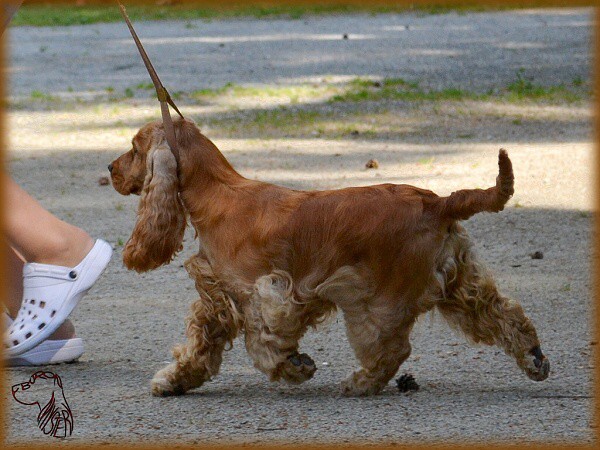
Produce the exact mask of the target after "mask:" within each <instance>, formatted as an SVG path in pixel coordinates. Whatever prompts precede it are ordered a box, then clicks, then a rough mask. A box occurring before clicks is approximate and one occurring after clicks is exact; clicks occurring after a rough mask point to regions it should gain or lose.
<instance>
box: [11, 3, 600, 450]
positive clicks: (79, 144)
mask: <svg viewBox="0 0 600 450" xmlns="http://www.w3.org/2000/svg"><path fill="white" fill-rule="evenodd" d="M591 23H592V14H591V11H590V10H541V11H534V12H531V11H529V12H527V11H517V12H499V13H480V14H466V15H457V14H445V15H436V16H423V17H419V16H417V15H414V14H402V15H381V16H375V17H371V16H362V15H358V16H340V17H318V18H309V19H306V20H265V21H257V20H231V21H229V20H228V21H213V22H210V23H205V22H202V21H198V22H193V23H192V26H195V27H197V28H189V27H186V24H185V23H184V22H160V23H139V24H137V28H138V32H139V34H140V35H141V36H142V37H143V38H144V39H145V41H146V42H147V46H148V51H149V52H150V53H151V55H152V57H153V59H154V61H155V65H156V66H157V68H158V70H159V73H160V75H161V77H162V78H163V81H164V82H165V84H166V85H167V86H176V89H181V90H193V89H198V88H202V87H219V86H222V85H223V84H225V83H226V82H229V81H232V82H236V83H265V84H274V83H294V82H296V81H297V80H298V79H302V78H306V77H308V78H310V77H322V76H325V75H329V76H348V77H351V78H353V77H355V76H359V75H360V76H379V77H403V78H406V79H408V80H419V81H420V82H421V83H422V84H423V85H424V86H427V85H429V86H432V87H450V86H461V87H465V88H472V89H476V90H480V91H483V90H487V89H489V88H500V87H503V86H506V84H507V83H509V82H510V81H512V80H513V79H514V76H515V71H516V70H518V69H519V68H520V67H524V68H525V71H526V73H527V74H528V75H531V76H534V77H535V80H536V81H537V82H540V83H544V84H549V85H555V84H559V83H565V84H569V83H571V82H572V81H573V80H574V79H577V78H581V79H582V80H583V81H584V82H586V83H588V82H589V81H590V61H591V56H590V55H591V49H590V37H591V31H592V30H591ZM407 26H408V28H407ZM343 33H348V34H349V39H348V40H343V39H342V38H341V36H342V34H343ZM220 44H224V45H223V46H221V45H220ZM42 48H43V49H42ZM10 50H11V54H12V58H11V66H10V68H9V71H10V74H11V84H10V92H9V95H11V96H12V97H15V98H21V101H22V103H21V105H20V107H19V109H18V110H16V111H10V113H9V116H10V117H9V123H10V126H11V129H10V137H11V145H12V147H11V149H12V151H11V153H10V170H11V174H12V175H13V176H14V177H15V179H16V180H17V181H18V182H19V183H21V184H22V185H23V186H24V187H25V188H26V189H27V190H29V191H30V192H31V193H32V194H33V195H34V196H35V197H36V198H38V199H39V200H40V201H41V202H42V203H43V204H44V205H45V206H46V207H47V208H49V209H50V210H51V211H52V212H54V213H55V214H57V215H58V216H60V217H63V218H65V219H66V220H69V221H71V222H73V223H75V224H77V225H79V226H82V227H83V228H85V229H86V230H88V231H89V232H90V233H91V234H93V235H94V236H102V237H105V238H106V239H108V240H109V241H111V242H112V243H113V244H115V247H116V252H115V256H114V260H113V262H112V263H111V264H110V266H109V268H108V270H107V272H106V274H105V276H104V277H103V278H102V280H100V282H99V283H98V284H97V286H96V287H95V288H94V290H93V291H92V292H91V293H90V294H89V295H88V296H87V297H86V299H85V300H84V301H82V303H81V304H80V305H79V307H78V309H77V310H76V311H75V313H74V314H73V320H74V322H75V323H76V325H77V330H78V333H79V335H80V336H81V337H83V338H84V340H85V342H86V345H87V352H86V354H85V355H84V357H83V358H82V360H81V362H80V363H78V364H73V365H62V366H58V367H53V368H48V369H51V370H54V371H55V372H57V373H58V374H60V375H61V377H62V379H63V382H64V385H65V393H66V395H67V398H68V401H69V404H70V405H71V408H72V410H73V414H74V418H75V426H74V433H73V436H72V438H71V440H74V441H77V442H90V441H99V442H106V443H109V442H114V441H115V440H119V441H123V440H125V441H132V442H140V441H143V442H151V443H158V442H160V441H165V442H167V443H169V444H172V443H174V442H180V441H181V442H195V443H207V442H220V443H223V442H229V441H235V442H240V441H241V442H244V443H274V442H278V441H281V442H287V443H296V444H298V443H307V442H314V441H317V442H338V443H341V442H348V443H368V444H375V443H410V442H420V443H423V442H439V441H442V442H473V441H519V442H539V443H548V442H565V441H567V442H587V443H590V442H592V441H593V440H594V432H595V430H594V429H593V428H592V427H591V421H592V369H593V363H592V361H591V354H592V352H593V350H594V345H595V344H594V342H593V338H592V336H591V331H590V326H591V320H592V316H591V310H592V300H591V294H590V292H591V282H590V258H591V249H590V248H591V243H590V241H591V239H590V233H591V231H590V230H591V222H592V213H591V210H592V189H591V179H592V174H591V161H592V149H593V146H592V144H591V143H592V135H591V122H590V120H589V117H590V116H589V115H587V114H584V113H583V112H582V111H584V109H585V108H582V107H581V106H579V107H574V106H569V105H560V106H558V107H556V108H554V109H551V110H550V112H548V111H547V110H545V111H546V112H545V114H547V115H546V116H543V117H554V119H553V120H552V121H550V120H549V119H548V120H547V119H545V118H541V119H539V120H537V119H533V122H531V123H530V122H529V121H528V120H525V119H523V123H524V126H522V127H518V126H514V125H511V124H510V118H512V117H513V116H511V115H510V114H512V113H510V112H507V113H506V114H507V115H508V117H509V119H507V120H506V122H507V123H508V125H506V124H504V125H502V126H500V125H498V127H497V128H495V129H494V130H489V129H486V127H487V126H488V125H486V124H487V123H488V122H486V121H485V120H488V121H489V120H492V119H485V120H483V121H482V120H479V118H478V117H475V116H472V115H464V114H463V115H458V119H456V118H455V119H453V120H455V121H459V122H460V124H461V126H462V127H464V129H466V130H469V129H472V134H473V136H474V137H473V138H472V139H473V140H474V142H466V141H465V139H462V138H457V137H453V136H454V135H453V134H452V133H449V134H448V135H447V136H441V135H443V134H444V132H445V130H446V128H445V127H447V124H444V123H441V124H440V131H439V133H438V134H433V135H431V134H430V135H428V136H429V137H423V139H422V141H420V142H417V143H415V142H410V143H407V142H403V141H402V140H401V139H399V140H398V141H392V140H372V141H368V140H365V141H363V140H361V139H355V140H352V139H340V140H320V139H313V138H307V139H273V140H270V141H266V142H262V141H260V140H257V139H252V140H248V141H245V140H243V139H238V140H226V139H223V140H221V141H218V142H217V145H219V147H220V148H222V149H223V150H224V152H225V154H226V156H227V157H228V158H229V159H230V160H231V161H232V162H233V164H234V166H235V167H236V168H238V170H240V171H241V173H243V174H249V175H250V176H256V177H258V178H261V179H265V180H276V181H277V182H279V183H282V184H286V185H294V186H295V187H299V188H306V189H312V188H324V187H340V186H347V185H351V184H374V183H379V182H382V181H394V182H406V183H410V184H416V185H420V186H424V187H427V188H430V189H433V190H435V191H436V192H439V193H440V194H448V193H449V192H451V191H452V190H455V189H457V188H464V187H470V186H480V187H483V186H484V185H487V184H488V183H489V182H492V181H493V179H494V177H495V170H496V159H495V158H496V154H497V149H498V147H499V146H503V145H509V149H510V152H511V153H510V154H511V157H512V158H513V161H514V164H515V172H516V174H517V194H516V195H515V198H514V199H513V200H511V203H510V204H509V207H508V208H507V210H506V211H504V212H503V213H502V214H499V215H479V216H476V217H475V218H473V219H472V220H470V221H469V222H468V223H467V227H468V230H469V232H470V233H471V235H472V236H473V238H474V240H475V241H476V242H477V248H478V250H479V252H480V253H481V254H482V257H483V259H484V260H485V261H486V262H487V263H488V264H489V266H490V267H491V269H492V270H493V271H494V272H495V273H496V275H497V279H498V283H499V284H500V286H501V287H502V288H503V291H504V292H506V293H507V294H509V295H511V296H514V297H516V298H518V299H519V300H520V301H521V302H522V304H523V306H524V308H525V309H526V311H527V313H528V314H529V316H530V317H531V318H532V320H533V321H534V323H535V324H536V326H537V329H538V333H539V334H540V337H541V340H542V342H543V348H544V350H545V352H546V353H547V354H548V356H549V357H550V359H551V362H552V373H551V376H550V378H549V379H548V380H547V381H545V382H543V383H533V382H531V381H529V380H528V379H526V377H525V376H524V375H523V374H522V373H521V372H520V371H519V370H518V369H517V368H516V366H515V364H514V362H513V361H511V360H509V359H508V358H507V357H506V356H505V355H504V354H502V352H500V351H498V350H496V349H494V348H484V347H472V346H469V345H467V344H466V343H465V342H464V339H463V338H462V337H460V336H458V335H456V334H454V333H453V332H451V331H450V330H449V328H448V327H447V325H446V324H445V323H443V321H442V320H441V319H440V318H439V317H433V318H432V317H429V316H426V317H423V319H422V320H421V321H420V323H419V324H418V325H417V326H416V329H415V331H414V333H413V339H412V344H413V353H412V355H411V357H410V358H409V360H408V361H407V362H406V363H405V364H404V365H403V366H402V367H401V369H400V373H403V372H411V373H413V374H414V375H415V378H416V379H417V381H418V383H419V384H420V386H421V390H420V391H418V392H416V393H412V394H408V395H404V394H400V393H398V392H397V390H396V388H395V386H394V385H393V383H390V385H389V386H388V387H387V388H386V389H385V390H384V392H383V393H382V394H381V395H379V396H376V397H372V398H367V399H351V398H350V399H349V398H342V397H340V396H339V394H338V386H339V382H340V381H341V380H342V379H343V378H345V377H346V376H347V375H348V374H349V373H350V372H351V371H352V370H354V369H355V368H356V362H355V359H354V357H353V355H352V352H351V349H350V348H349V346H348V344H347V341H346V338H345V335H344V329H343V324H342V322H341V318H338V319H336V320H334V321H333V322H332V323H330V324H329V325H328V326H326V327H325V328H324V329H323V330H321V331H319V332H317V333H310V334H309V335H308V336H307V337H306V339H305V340H304V341H303V344H302V347H303V350H304V351H306V352H307V353H309V354H311V355H312V356H313V358H314V359H315V361H316V362H317V365H318V368H319V370H318V372H317V374H316V376H315V378H314V379H313V380H311V381H310V382H308V383H305V384H304V385H301V386H297V387H291V386H286V385H278V384H270V383H268V381H267V380H266V379H265V377H264V376H263V375H262V374H260V373H258V372H257V371H256V370H255V369H253V368H252V364H251V362H250V360H249V358H248V357H247V355H246V354H245V351H244V350H243V345H242V344H241V342H236V345H235V347H234V349H233V350H232V351H231V352H229V353H227V354H226V357H225V361H224V363H223V367H222V371H221V374H220V375H219V376H218V377H216V378H215V380H214V381H213V382H212V383H208V384H207V385H206V386H204V387H203V388H201V389H199V390H197V391H193V392H190V393H189V394H188V395H185V396H183V397H178V398H167V399H157V398H153V397H151V396H150V393H149V384H148V383H149V380H150V379H151V377H152V375H153V373H154V372H155V371H156V370H158V369H159V368H161V367H162V366H163V365H164V364H165V363H166V362H167V361H168V360H169V358H170V348H171V347H172V345H173V344H174V343H176V342H178V341H181V340H182V339H183V318H184V316H185V315H186V313H187V309H188V307H189V304H190V303H191V302H192V301H193V300H194V299H195V296H196V294H195V291H194V287H193V282H192V281H191V280H189V279H188V277H187V274H186V273H185V271H184V270H183V269H182V268H181V264H182V263H183V261H184V260H185V259H186V257H188V256H190V255H192V254H193V253H194V251H195V249H196V248H195V247H196V244H193V243H192V240H193V236H192V233H191V232H188V234H187V239H186V243H185V250H184V252H183V254H182V255H180V256H179V257H178V258H177V259H176V260H175V261H174V262H173V263H172V264H171V265H170V266H167V267H165V268H162V269H159V270H157V271H155V272H152V273H148V274H144V275H139V274H135V273H131V272H127V271H126V270H125V269H124V268H123V267H122V264H121V251H122V247H121V246H119V245H118V241H119V240H120V239H126V238H127V237H128V236H129V233H130V232H131V229H132V226H133V222H134V219H135V207H136V204H137V198H129V197H127V198H125V197H121V196H119V195H118V194H117V193H116V192H114V191H113V190H112V188H110V186H108V187H107V186H99V185H98V183H97V180H98V177H99V176H100V175H105V174H106V173H105V167H106V165H107V164H108V162H110V161H111V160H112V159H113V158H114V157H116V156H117V155H118V154H120V152H121V150H122V149H124V148H125V146H126V145H127V143H128V141H129V139H130V138H131V135H122V136H121V135H116V134H115V133H114V131H113V128H111V127H110V126H106V127H105V128H103V127H102V126H100V125H98V126H97V127H94V128H93V129H88V128H87V127H86V126H85V125H86V121H87V120H92V119H93V118H91V112H90V111H89V109H82V113H81V117H79V118H77V120H75V119H73V116H68V117H71V119H66V120H65V119H64V117H63V116H61V115H60V114H61V112H56V113H55V112H53V111H52V110H49V111H41V112H40V111H39V106H35V105H33V103H34V102H31V104H28V102H27V98H29V96H30V93H31V91H33V90H40V91H42V92H48V93H50V92H51V93H53V94H56V93H61V92H62V93H63V94H64V95H68V94H70V92H69V91H68V90H67V88H68V87H71V88H72V90H73V93H71V94H73V95H83V93H84V92H85V91H89V92H92V93H94V92H101V93H104V92H105V88H106V87H107V86H113V87H114V88H115V89H117V90H124V89H125V88H127V87H131V86H135V85H136V84H138V83H141V82H144V83H146V82H147V76H146V74H145V71H144V69H143V67H142V65H141V62H140V61H139V57H138V55H137V54H136V53H135V48H134V47H133V44H132V43H131V42H130V40H129V38H128V35H127V31H126V30H125V28H124V25H123V24H109V25H90V26H85V27H70V28H52V29H51V28H42V29H34V28H16V29H13V30H11V46H10ZM149 105H150V106H148V105H146V104H144V108H154V107H156V105H155V104H154V103H151V104H149ZM180 106H181V105H180ZM484 106H485V105H484ZM109 107H112V106H111V105H110V104H109V105H108V106H106V109H108V108H109ZM77 108H78V106H75V107H74V110H73V111H70V112H69V113H70V114H73V113H74V112H77ZM82 108H83V106H82ZM512 108H513V109H517V110H518V105H517V106H513V107H512ZM484 110H485V108H482V109H481V111H482V112H481V114H484V112H483V111H484ZM102 111H104V109H103V110H102ZM124 111H125V112H121V113H120V114H121V115H119V114H116V115H115V117H114V118H113V119H114V120H117V119H119V120H124V121H126V120H128V119H129V117H126V115H127V114H128V112H127V111H131V110H130V109H125V110H124ZM426 111H428V110H426ZM567 113H568V114H567ZM140 114H141V113H140ZM406 114H407V115H410V114H411V113H410V111H409V112H407V113H406ZM54 115H55V116H56V117H53V116H54ZM87 115H90V117H88V116H87ZM553 115H554V116H553ZM432 117H433V118H434V119H432V120H435V117H437V116H435V115H433V113H432ZM69 120H71V122H69ZM94 120H96V119H94ZM111 120H112V119H111ZM135 120H140V118H139V116H136V119H135ZM453 123H454V122H453ZM491 123H492V124H496V122H494V121H493V120H492V122H491ZM494 126H495V125H494ZM69 127H72V128H69ZM77 127H80V130H75V128H77ZM507 127H510V128H507ZM450 131H452V130H450ZM509 133H510V134H509ZM36 134H37V135H39V136H40V139H38V141H40V144H39V145H37V146H35V145H33V143H32V136H35V135H36ZM84 136H88V137H87V138H86V139H84ZM89 136H91V137H89ZM441 140H443V143H441V142H440V141H441ZM413 141H414V139H413ZM507 141H508V143H507ZM234 147H235V148H236V149H237V151H234V150H233V148H234ZM335 154H339V155H342V157H341V158H340V157H336V156H335ZM371 155H380V156H378V157H379V158H380V163H381V165H382V169H381V170H380V171H378V172H377V171H372V172H366V171H364V170H363V169H362V168H363V166H364V162H365V161H366V159H368V157H371ZM433 157H434V158H435V160H433V159H432V158H433ZM290 161H293V166H292V167H290V166H289V165H288V164H289V163H290ZM423 161H425V162H423ZM427 161H429V162H427ZM431 161H433V162H431ZM188 231H189V230H188ZM538 250H540V251H543V252H544V259H542V260H533V259H531V257H530V256H529V255H530V253H532V252H534V251H538ZM32 371H33V369H23V368H19V369H10V370H9V371H8V377H7V378H8V381H9V383H17V382H21V381H24V380H25V379H26V378H28V377H29V375H30V374H31V373H32ZM4 397H5V399H6V401H7V403H6V404H7V405H8V407H9V408H8V413H9V417H8V424H9V426H8V439H9V441H10V442H11V443H15V442H27V441H31V440H34V441H36V442H38V443H48V442H49V441H48V439H49V438H48V437H46V436H43V435H42V434H41V432H40V431H39V430H37V429H36V427H35V413H34V411H32V410H30V409H28V408H26V407H24V406H21V405H18V404H16V403H15V402H14V401H13V400H12V398H11V396H10V392H8V391H6V392H5V395H4Z"/></svg>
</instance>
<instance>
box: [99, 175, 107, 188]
mask: <svg viewBox="0 0 600 450" xmlns="http://www.w3.org/2000/svg"><path fill="white" fill-rule="evenodd" d="M109 184H110V181H109V180H108V177H100V178H98V185H100V186H108V185H109Z"/></svg>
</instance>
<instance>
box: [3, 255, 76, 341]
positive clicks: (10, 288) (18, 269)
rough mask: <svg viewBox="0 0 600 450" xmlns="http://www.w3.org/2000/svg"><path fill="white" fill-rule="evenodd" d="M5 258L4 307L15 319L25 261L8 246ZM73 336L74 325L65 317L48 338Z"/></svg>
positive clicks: (20, 294)
mask: <svg viewBox="0 0 600 450" xmlns="http://www.w3.org/2000/svg"><path fill="white" fill-rule="evenodd" d="M5 253H6V260H5V267H6V270H5V276H4V280H5V284H4V289H5V292H6V309H8V315H9V317H10V318H11V319H13V320H14V319H15V318H16V317H17V314H18V313H19V309H20V308H21V301H22V298H23V264H24V263H25V262H24V261H23V260H22V259H21V258H20V257H19V255H17V253H16V252H15V251H14V250H13V249H12V248H10V247H8V246H7V248H6V252H5ZM74 337H75V327H74V326H73V323H72V322H71V321H70V320H69V319H67V320H66V321H65V322H63V324H62V325H61V326H60V327H59V328H58V330H56V331H55V332H54V333H53V334H52V335H51V336H50V337H49V338H48V339H50V340H62V339H72V338H74Z"/></svg>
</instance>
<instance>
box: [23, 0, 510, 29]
mask: <svg viewBox="0 0 600 450" xmlns="http://www.w3.org/2000/svg"><path fill="white" fill-rule="evenodd" d="M191 3H192V2H182V3H181V4H177V5H171V6H143V5H130V6H128V7H127V13H128V14H129V17H130V18H131V20H132V21H140V20H185V21H186V23H185V24H183V26H184V27H185V28H188V29H189V28H194V27H195V25H194V24H192V23H190V21H191V20H211V19H222V18H236V17H254V18H259V19H260V18H274V17H287V18H291V19H300V18H303V17H306V16H311V15H323V14H352V13H368V14H382V13H394V12H407V11H416V12H417V14H420V15H425V14H427V15H429V14H445V13H449V12H452V11H455V12H457V13H459V14H464V13H466V12H477V11H484V10H498V9H510V6H509V7H506V6H484V7H482V6H477V5H464V6H452V7H448V6H436V5H411V4H410V3H406V4H397V5H377V4H369V2H364V4H362V5H358V4H343V3H338V4H332V5H244V4H238V5H228V6H226V5H224V6H223V7H222V8H219V7H206V6H199V5H196V6H195V5H193V4H191ZM513 8H514V6H513ZM122 20H123V18H122V17H121V13H120V11H119V8H118V7H117V6H116V4H115V5H107V6H91V5H89V6H79V7H74V6H72V5H52V6H49V5H27V4H25V5H24V6H22V7H21V9H20V10H19V12H18V13H17V14H16V15H15V17H14V18H13V23H12V25H13V26H23V25H29V26H69V25H87V24H93V23H106V22H120V21H122Z"/></svg>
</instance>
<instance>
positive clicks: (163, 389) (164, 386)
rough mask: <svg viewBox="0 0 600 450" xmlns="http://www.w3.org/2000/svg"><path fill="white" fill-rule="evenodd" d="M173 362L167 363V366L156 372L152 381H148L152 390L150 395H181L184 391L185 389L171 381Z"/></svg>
mask: <svg viewBox="0 0 600 450" xmlns="http://www.w3.org/2000/svg"><path fill="white" fill-rule="evenodd" d="M172 366H174V364H169V365H168V366H167V367H165V368H163V369H161V370H159V371H158V372H156V374H155V375H154V377H153V378H152V381H151V382H150V387H151V390H152V395H154V396H155V397H169V396H172V395H182V394H184V393H185V390H184V389H183V388H182V387H181V386H178V385H175V384H174V383H173V382H172V381H171V376H170V374H171V373H172V371H173V367H172Z"/></svg>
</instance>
